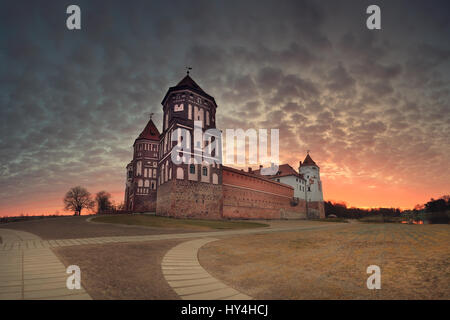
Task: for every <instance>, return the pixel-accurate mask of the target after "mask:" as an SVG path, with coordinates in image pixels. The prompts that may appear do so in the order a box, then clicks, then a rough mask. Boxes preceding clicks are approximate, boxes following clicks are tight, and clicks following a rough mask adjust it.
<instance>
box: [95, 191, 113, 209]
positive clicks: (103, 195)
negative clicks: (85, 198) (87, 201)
mask: <svg viewBox="0 0 450 320" xmlns="http://www.w3.org/2000/svg"><path fill="white" fill-rule="evenodd" d="M95 202H97V213H101V212H104V211H107V210H111V209H112V208H113V205H112V203H111V194H110V193H108V192H106V191H99V192H97V195H96V196H95Z"/></svg>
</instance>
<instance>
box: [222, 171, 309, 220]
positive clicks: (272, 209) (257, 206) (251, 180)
mask: <svg viewBox="0 0 450 320" xmlns="http://www.w3.org/2000/svg"><path fill="white" fill-rule="evenodd" d="M222 174H223V175H222V179H223V217H224V218H233V219H306V210H305V208H306V207H305V201H303V200H299V201H298V202H297V203H294V202H293V196H294V189H293V188H292V187H291V186H288V185H284V184H281V183H277V182H274V181H271V180H268V179H265V178H263V177H261V176H257V175H253V174H250V173H246V172H243V171H240V170H236V169H233V168H229V167H223V171H222Z"/></svg>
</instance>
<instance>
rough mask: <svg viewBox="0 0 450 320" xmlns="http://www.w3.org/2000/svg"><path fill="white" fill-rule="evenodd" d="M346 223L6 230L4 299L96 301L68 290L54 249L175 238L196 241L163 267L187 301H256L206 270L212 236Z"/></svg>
mask: <svg viewBox="0 0 450 320" xmlns="http://www.w3.org/2000/svg"><path fill="white" fill-rule="evenodd" d="M342 225H343V224H342V223H338V224H331V223H329V224H327V225H316V226H311V225H308V226H292V227H289V226H287V227H269V228H264V229H262V228H261V229H260V228H257V229H242V230H229V231H210V232H192V233H175V234H158V235H143V236H116V237H97V238H82V239H64V240H42V239H40V238H39V237H37V236H36V235H33V234H31V233H28V232H24V231H17V230H10V229H4V228H0V239H1V241H0V300H1V299H91V297H90V296H89V295H88V294H87V293H86V291H85V290H84V289H83V288H81V289H74V290H69V289H67V287H66V281H67V278H68V277H69V276H70V275H69V274H66V268H65V266H64V265H63V264H62V263H61V262H60V261H59V259H58V258H57V257H56V256H55V255H54V254H53V252H52V251H51V250H50V248H55V247H64V246H74V245H85V244H105V243H117V242H138V241H156V240H169V239H196V240H193V241H188V242H185V243H182V244H180V245H179V246H177V247H175V248H173V249H172V250H170V251H169V252H168V253H167V255H166V256H165V257H164V261H163V265H162V267H163V272H164V276H165V277H166V279H167V281H168V282H169V284H170V285H171V286H172V287H173V288H174V290H175V292H176V293H177V294H178V295H180V296H181V297H182V298H183V299H226V298H230V299H251V297H248V296H246V295H243V294H241V293H239V292H238V291H236V290H234V289H232V288H230V287H228V286H227V285H225V284H223V283H222V282H220V281H219V280H217V279H215V278H213V277H212V276H210V275H209V274H208V273H207V272H206V271H205V270H204V269H203V268H202V267H201V266H200V264H199V262H198V259H197V251H198V249H199V248H200V247H201V246H202V245H204V244H206V243H207V242H210V241H214V240H217V239H215V238H214V239H213V238H208V237H220V236H231V235H239V234H256V233H271V232H289V231H301V230H314V229H326V228H334V227H338V226H342ZM199 238H200V239H199Z"/></svg>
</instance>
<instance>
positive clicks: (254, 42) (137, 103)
mask: <svg viewBox="0 0 450 320" xmlns="http://www.w3.org/2000/svg"><path fill="white" fill-rule="evenodd" d="M378 3H379V5H380V7H381V8H382V30H377V31H369V30H367V28H366V27H365V18H366V14H365V9H366V8H367V6H368V5H369V4H372V3H370V2H367V1H357V0H355V1H345V2H343V1H339V2H338V1H331V0H330V1H302V0H292V1H281V2H280V1H237V0H236V1H206V0H205V1H189V2H187V1H131V2H124V1H107V2H103V1H102V2H98V1H95V2H93V1H78V5H79V6H80V7H81V10H82V30H80V31H69V30H67V29H66V27H65V19H66V17H67V15H66V13H65V11H66V7H67V6H68V5H69V4H70V3H68V2H66V1H56V0H55V1H45V2H42V1H34V2H29V3H26V5H25V4H23V3H21V4H18V3H17V1H4V3H3V6H2V11H1V13H0V43H1V47H0V60H1V68H0V124H1V127H0V134H1V138H0V157H1V159H2V161H1V164H0V187H1V188H0V215H7V214H18V213H19V214H20V213H42V212H45V213H54V212H55V211H56V210H59V211H61V208H62V201H61V198H62V196H63V194H64V192H65V191H66V190H67V189H68V188H70V187H72V186H75V185H83V186H86V187H87V188H88V189H89V190H90V191H91V192H97V191H99V190H103V189H106V190H108V191H109V192H111V193H112V194H113V195H114V198H115V200H116V201H118V202H120V201H122V198H123V189H124V178H125V169H124V168H125V166H126V164H127V163H128V162H129V161H130V160H131V156H132V154H131V146H132V144H133V141H134V139H135V138H136V137H137V135H138V134H139V133H140V131H141V130H142V128H143V127H144V126H145V124H146V122H147V119H148V114H149V113H150V112H153V113H155V116H154V119H155V120H156V124H157V125H158V126H159V127H160V128H161V118H162V108H161V104H160V102H161V100H162V98H163V96H164V94H165V92H166V90H167V88H168V87H169V86H173V85H175V84H176V83H177V82H178V81H179V80H180V79H181V78H182V77H183V76H184V70H185V66H187V65H189V66H192V67H193V71H192V73H191V74H192V76H193V78H194V79H195V80H196V81H197V82H198V83H199V84H200V85H201V86H202V88H203V89H204V90H205V91H207V92H208V93H209V94H211V95H213V96H214V97H215V98H216V101H217V103H218V105H219V108H218V112H217V125H218V127H220V128H221V129H225V128H243V129H247V128H256V129H257V128H267V129H270V128H279V129H280V138H281V150H280V152H281V158H282V159H281V160H282V161H283V162H288V163H290V164H291V165H293V166H294V167H297V164H298V161H299V160H303V158H304V156H305V153H306V150H307V149H310V150H311V155H312V157H313V159H314V160H315V161H316V162H317V163H318V164H319V165H320V167H321V173H322V178H323V185H324V195H325V198H326V199H332V200H342V201H347V202H348V203H350V204H351V205H357V206H400V207H411V206H413V205H414V204H416V203H421V202H424V201H426V200H428V199H429V198H430V197H438V196H440V195H442V194H444V193H448V192H449V191H450V184H449V181H450V166H449V165H448V164H449V160H450V143H449V141H450V139H449V138H450V115H449V113H450V85H449V83H450V81H449V80H450V79H449V77H450V43H449V41H448V37H449V35H450V24H449V19H448V16H447V15H448V12H449V11H450V10H449V9H450V6H449V4H448V2H447V1H433V5H432V6H430V5H429V4H427V3H426V2H422V1H420V2H418V1H417V2H416V1H396V2H395V3H392V2H391V1H378ZM24 6H26V8H24ZM61 212H62V211H61Z"/></svg>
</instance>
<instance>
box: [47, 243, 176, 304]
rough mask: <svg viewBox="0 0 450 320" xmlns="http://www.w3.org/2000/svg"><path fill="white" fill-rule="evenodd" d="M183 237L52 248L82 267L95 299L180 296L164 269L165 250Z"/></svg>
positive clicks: (67, 262)
mask: <svg viewBox="0 0 450 320" xmlns="http://www.w3.org/2000/svg"><path fill="white" fill-rule="evenodd" d="M178 243H180V241H179V240H165V241H151V242H137V243H114V244H103V245H84V246H71V247H59V248H54V249H52V250H53V251H54V252H55V254H56V255H57V256H58V258H59V259H60V260H61V261H62V262H63V263H64V264H65V265H66V267H67V266H69V265H72V264H75V265H78V266H79V267H80V270H81V283H82V286H83V287H84V288H85V289H86V291H87V292H88V293H89V294H90V295H91V297H92V298H93V299H101V300H110V299H112V300H116V299H117V300H123V299H132V300H135V299H139V300H141V299H142V300H143V299H145V300H162V299H170V300H174V299H178V296H177V295H176V293H175V292H174V291H173V290H172V289H171V288H170V287H169V285H168V284H167V282H166V281H165V279H164V277H163V274H162V271H161V261H162V258H163V257H164V254H165V253H166V252H167V251H168V250H169V249H170V248H172V247H173V246H175V245H177V244H178Z"/></svg>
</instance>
